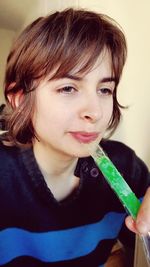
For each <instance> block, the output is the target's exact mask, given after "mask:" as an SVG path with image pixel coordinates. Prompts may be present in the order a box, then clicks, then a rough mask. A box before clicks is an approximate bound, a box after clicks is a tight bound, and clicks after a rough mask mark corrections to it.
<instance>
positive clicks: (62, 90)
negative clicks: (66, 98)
mask: <svg viewBox="0 0 150 267" xmlns="http://www.w3.org/2000/svg"><path fill="white" fill-rule="evenodd" d="M57 91H58V93H62V94H72V93H75V92H76V91H77V89H75V88H74V87H72V86H64V87H62V88H59V89H58V90H57Z"/></svg>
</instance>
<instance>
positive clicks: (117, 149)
mask: <svg viewBox="0 0 150 267" xmlns="http://www.w3.org/2000/svg"><path fill="white" fill-rule="evenodd" d="M101 146H102V148H103V149H104V150H105V151H106V153H108V155H110V156H111V155H112V156H117V157H120V156H121V157H123V156H124V155H135V152H134V150H133V149H131V148H130V147H129V146H127V145H125V144H124V143H122V142H119V141H114V140H102V141H101Z"/></svg>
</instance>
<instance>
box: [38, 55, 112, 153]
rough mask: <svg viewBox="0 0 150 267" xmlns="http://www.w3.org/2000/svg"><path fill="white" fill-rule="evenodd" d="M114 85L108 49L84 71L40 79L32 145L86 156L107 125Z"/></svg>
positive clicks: (56, 151) (53, 151)
mask: <svg viewBox="0 0 150 267" xmlns="http://www.w3.org/2000/svg"><path fill="white" fill-rule="evenodd" d="M74 73H75V72H74ZM114 87H115V82H114V79H113V78H112V69H111V58H110V55H109V53H108V52H106V53H105V54H103V55H101V56H100V57H99V58H98V60H97V62H96V63H95V65H94V66H93V68H92V69H91V70H90V71H89V72H88V73H87V74H84V75H83V74H82V75H80V74H79V73H78V74H72V73H71V74H70V75H69V74H68V75H67V77H64V78H61V79H56V80H51V81H43V82H41V84H40V85H39V87H38V88H37V89H36V105H35V113H34V117H33V126H34V129H35V132H36V135H37V137H38V139H39V141H40V142H38V141H37V140H36V139H35V140H34V145H35V146H36V144H37V142H38V145H40V146H41V147H43V148H45V149H47V150H49V152H50V153H51V154H53V153H58V154H59V155H63V156H68V157H85V156H88V155H89V153H88V150H87V145H88V144H90V143H92V142H96V143H99V142H100V140H101V139H102V137H103V136H104V133H105V131H106V129H107V127H108V125H109V121H110V119H111V116H112V111H113V91H114Z"/></svg>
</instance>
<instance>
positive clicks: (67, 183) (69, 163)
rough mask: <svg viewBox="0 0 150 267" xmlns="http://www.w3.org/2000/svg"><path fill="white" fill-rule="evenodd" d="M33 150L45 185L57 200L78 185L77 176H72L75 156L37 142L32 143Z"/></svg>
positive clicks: (75, 162)
mask: <svg viewBox="0 0 150 267" xmlns="http://www.w3.org/2000/svg"><path fill="white" fill-rule="evenodd" d="M33 151H34V155H35V158H36V161H37V163H38V165H39V168H40V170H41V172H42V174H43V177H44V179H45V181H46V183H47V186H48V187H49V188H50V190H51V192H52V193H53V195H54V197H55V198H56V199H57V200H58V201H60V200H62V199H64V198H65V197H67V196H68V195H69V194H71V192H73V191H74V189H75V188H77V187H78V185H79V178H78V177H76V176H74V170H75V167H76V164H77V160H78V159H77V158H73V157H69V156H67V155H64V154H63V155H61V154H60V153H57V152H56V151H53V150H51V149H49V148H48V147H44V146H42V145H41V144H40V143H39V142H36V143H34V145H33Z"/></svg>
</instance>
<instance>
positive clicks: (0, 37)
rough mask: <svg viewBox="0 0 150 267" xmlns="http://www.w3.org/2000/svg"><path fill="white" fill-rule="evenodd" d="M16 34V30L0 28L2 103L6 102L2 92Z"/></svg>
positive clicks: (0, 91) (0, 90)
mask: <svg viewBox="0 0 150 267" xmlns="http://www.w3.org/2000/svg"><path fill="white" fill-rule="evenodd" d="M14 36H15V32H13V31H9V30H6V29H0V104H1V103H3V102H4V97H3V93H2V92H3V80H4V73H5V64H6V59H7V55H8V53H9V50H10V47H11V43H12V41H13V38H14Z"/></svg>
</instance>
